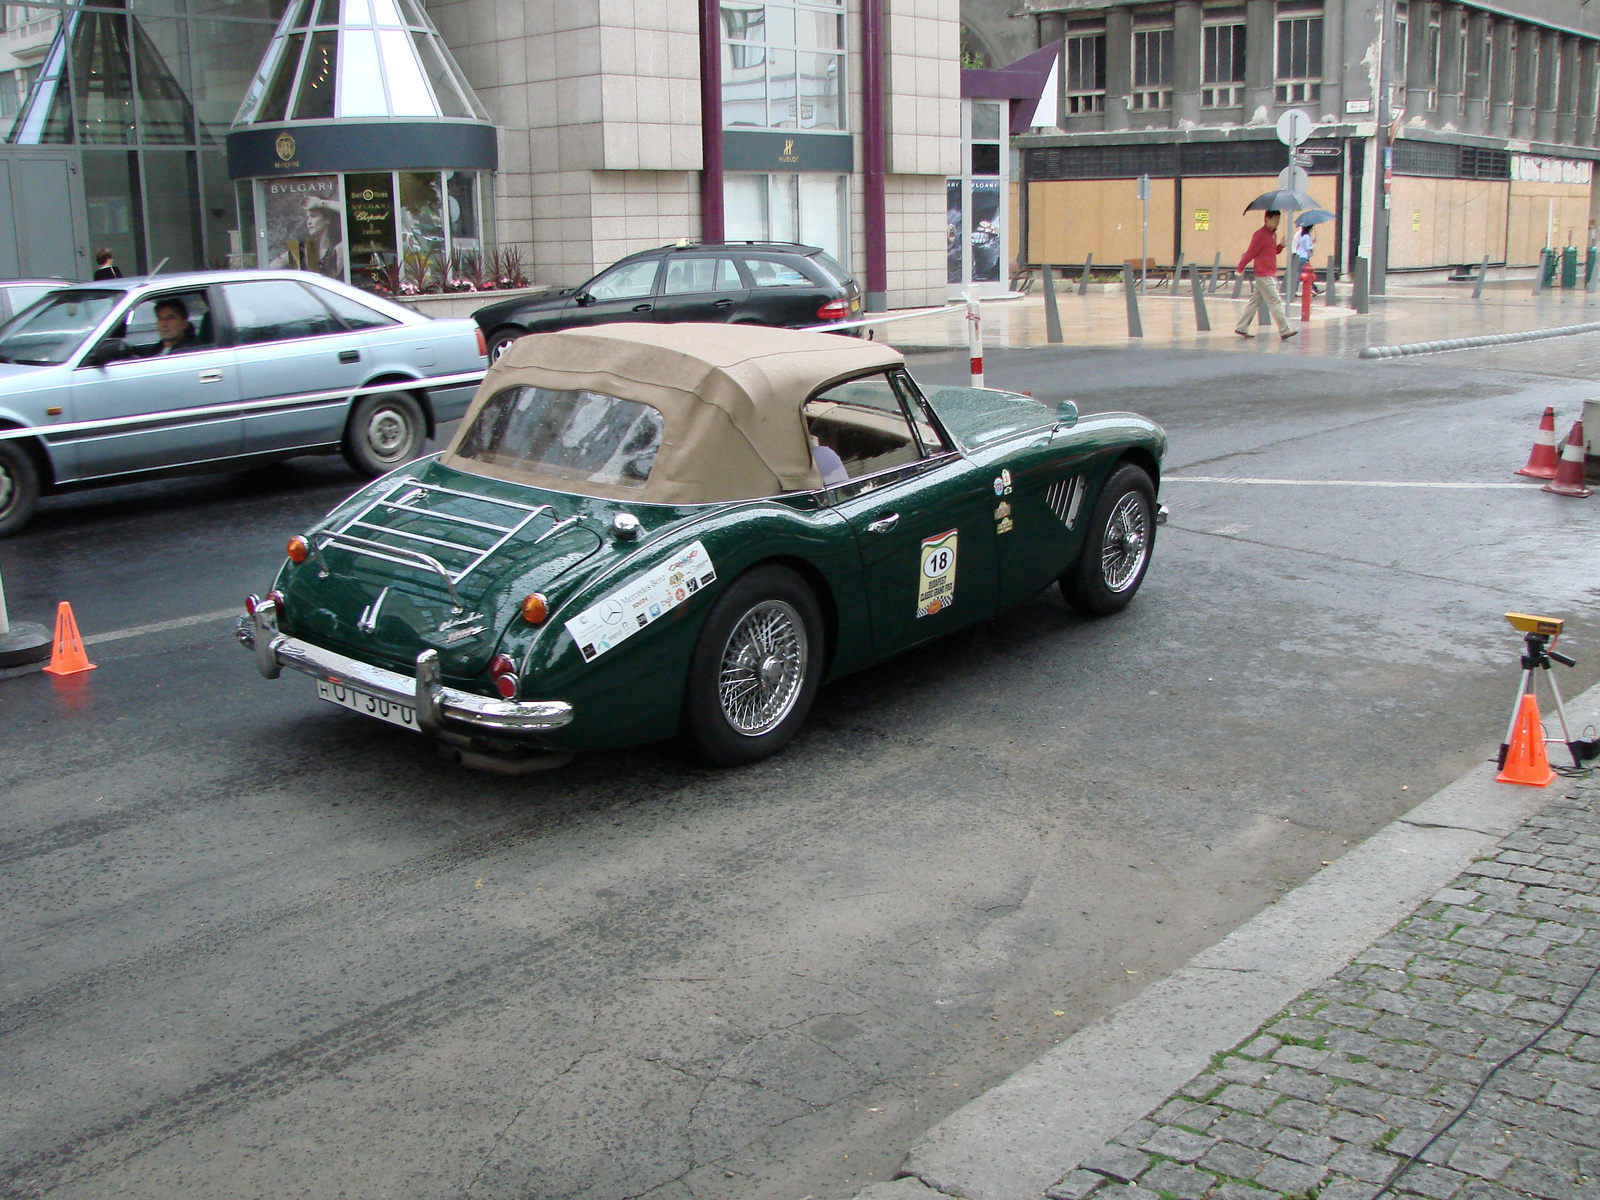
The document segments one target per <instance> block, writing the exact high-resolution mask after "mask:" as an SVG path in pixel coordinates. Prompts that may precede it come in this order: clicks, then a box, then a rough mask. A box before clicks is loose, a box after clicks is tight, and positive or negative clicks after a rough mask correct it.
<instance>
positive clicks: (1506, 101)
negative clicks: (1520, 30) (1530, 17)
mask: <svg viewBox="0 0 1600 1200" xmlns="http://www.w3.org/2000/svg"><path fill="white" fill-rule="evenodd" d="M1490 21H1491V22H1492V23H1493V26H1494V33H1493V36H1492V37H1491V39H1490V42H1489V132H1490V134H1491V135H1493V136H1494V137H1510V136H1511V108H1512V98H1513V88H1512V76H1513V74H1514V73H1515V71H1516V65H1517V64H1516V55H1515V54H1513V53H1512V50H1511V31H1512V29H1514V28H1515V27H1516V24H1517V23H1516V21H1515V20H1513V19H1512V18H1511V17H1491V18H1490Z"/></svg>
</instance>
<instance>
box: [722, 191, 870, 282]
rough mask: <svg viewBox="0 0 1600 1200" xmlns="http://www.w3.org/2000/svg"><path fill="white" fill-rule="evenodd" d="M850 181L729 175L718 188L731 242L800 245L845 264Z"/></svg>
mask: <svg viewBox="0 0 1600 1200" xmlns="http://www.w3.org/2000/svg"><path fill="white" fill-rule="evenodd" d="M849 184H850V180H849V176H846V175H823V174H818V173H814V172H809V171H808V172H805V173H802V174H794V175H790V174H783V175H746V174H743V173H733V172H730V173H729V174H728V175H726V176H725V177H724V180H723V188H722V203H723V222H724V230H725V235H726V236H727V238H728V240H729V241H735V242H738V241H751V242H803V243H805V244H806V245H809V246H821V247H822V248H823V249H824V250H825V251H827V252H828V253H829V254H830V255H832V256H833V257H834V258H835V259H837V260H838V261H840V262H849V261H850V258H849V254H848V246H847V245H846V233H845V231H846V230H847V229H848V228H849V225H848V224H847V211H848V208H847V206H848V204H849V196H850V188H849Z"/></svg>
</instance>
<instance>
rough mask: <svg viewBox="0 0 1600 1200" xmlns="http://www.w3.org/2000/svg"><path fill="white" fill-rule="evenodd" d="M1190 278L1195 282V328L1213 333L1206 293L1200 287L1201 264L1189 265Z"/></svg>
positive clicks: (1202, 331)
mask: <svg viewBox="0 0 1600 1200" xmlns="http://www.w3.org/2000/svg"><path fill="white" fill-rule="evenodd" d="M1189 277H1190V279H1191V280H1192V281H1193V282H1194V289H1193V290H1194V327H1195V328H1196V329H1198V330H1199V331H1200V332H1201V333H1210V332H1211V318H1210V317H1209V316H1208V315H1207V314H1206V292H1205V288H1203V287H1202V286H1201V285H1200V264H1199V263H1190V264H1189Z"/></svg>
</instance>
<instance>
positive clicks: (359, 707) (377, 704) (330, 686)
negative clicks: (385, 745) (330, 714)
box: [317, 679, 422, 733]
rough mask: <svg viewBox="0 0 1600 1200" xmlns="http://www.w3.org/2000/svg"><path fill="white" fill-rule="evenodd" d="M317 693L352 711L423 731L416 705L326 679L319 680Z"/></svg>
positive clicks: (403, 727)
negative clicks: (371, 694)
mask: <svg viewBox="0 0 1600 1200" xmlns="http://www.w3.org/2000/svg"><path fill="white" fill-rule="evenodd" d="M317 695H319V696H321V697H322V698H323V699H324V700H327V701H329V702H330V703H333V704H338V705H340V706H342V707H344V708H348V709H349V710H350V711H351V712H358V713H361V714H362V715H363V716H368V717H377V718H378V720H380V721H387V722H389V724H391V725H398V726H400V727H401V728H402V729H415V730H416V731H417V732H418V733H420V732H422V728H421V726H419V725H418V724H417V710H416V707H415V706H414V705H411V704H401V703H399V702H398V701H396V700H385V699H384V698H383V697H382V696H369V695H368V694H367V693H366V692H363V691H358V690H357V689H355V688H353V687H351V686H350V685H349V684H347V683H329V682H328V681H327V680H326V679H319V680H317Z"/></svg>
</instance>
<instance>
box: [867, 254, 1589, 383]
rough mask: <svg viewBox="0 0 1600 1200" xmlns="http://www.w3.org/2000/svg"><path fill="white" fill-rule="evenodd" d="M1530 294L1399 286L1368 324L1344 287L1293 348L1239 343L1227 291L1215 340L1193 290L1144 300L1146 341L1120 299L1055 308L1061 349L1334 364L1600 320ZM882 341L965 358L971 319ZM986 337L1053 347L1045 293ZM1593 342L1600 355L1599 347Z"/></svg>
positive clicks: (1566, 297) (1569, 296) (1061, 288)
mask: <svg viewBox="0 0 1600 1200" xmlns="http://www.w3.org/2000/svg"><path fill="white" fill-rule="evenodd" d="M1532 288H1533V282H1532V276H1531V274H1530V276H1529V278H1528V279H1525V280H1524V279H1511V280H1507V281H1497V280H1494V279H1493V277H1492V275H1491V279H1490V281H1489V283H1488V284H1486V286H1485V287H1484V292H1483V298H1482V299H1481V300H1473V299H1472V285H1471V284H1432V285H1429V286H1417V287H1408V286H1406V285H1404V284H1403V283H1399V282H1396V281H1393V280H1391V286H1390V289H1389V294H1388V295H1387V296H1384V297H1374V298H1373V301H1372V306H1371V308H1372V311H1371V312H1369V313H1367V314H1366V315H1364V316H1363V315H1361V314H1359V313H1357V312H1356V311H1355V310H1354V309H1353V308H1349V307H1344V305H1348V304H1349V303H1350V296H1351V291H1350V285H1349V283H1347V282H1346V283H1341V284H1340V285H1339V287H1338V293H1337V295H1338V298H1339V299H1340V300H1341V306H1339V307H1334V308H1329V307H1327V306H1326V305H1325V304H1324V303H1323V297H1320V296H1319V297H1316V298H1315V299H1313V301H1312V307H1311V320H1310V321H1309V322H1307V323H1306V324H1305V325H1304V326H1303V327H1302V325H1301V322H1300V302H1299V299H1298V298H1296V299H1295V300H1294V302H1293V303H1291V304H1290V305H1289V316H1290V321H1291V323H1292V324H1293V325H1294V326H1295V327H1296V328H1298V329H1300V330H1301V332H1300V335H1299V336H1298V337H1296V338H1293V339H1292V340H1290V341H1288V342H1282V341H1280V340H1279V339H1278V335H1277V331H1276V330H1275V329H1273V328H1271V327H1270V326H1266V327H1263V326H1257V327H1255V328H1254V332H1255V334H1256V337H1255V338H1254V339H1253V340H1251V341H1245V340H1243V339H1241V338H1239V337H1237V336H1235V334H1234V332H1233V324H1234V322H1235V321H1236V320H1238V318H1239V315H1240V313H1242V312H1243V310H1244V306H1245V303H1246V300H1245V298H1244V297H1243V296H1241V298H1240V299H1238V300H1235V299H1233V298H1232V296H1233V293H1232V289H1231V288H1229V287H1225V288H1224V289H1223V290H1222V291H1220V292H1217V293H1214V294H1211V295H1208V296H1207V297H1206V308H1207V313H1208V316H1209V318H1210V322H1211V331H1210V332H1209V333H1200V332H1198V331H1197V330H1196V328H1195V317H1194V299H1193V296H1192V295H1191V292H1190V287H1189V285H1188V284H1187V283H1184V284H1182V285H1181V286H1180V287H1179V289H1178V292H1177V294H1176V295H1174V294H1172V291H1171V288H1170V287H1163V288H1160V289H1157V290H1154V291H1151V292H1147V293H1146V294H1145V295H1144V296H1143V297H1142V298H1141V300H1140V312H1141V315H1142V321H1143V325H1144V337H1143V338H1130V337H1129V336H1128V322H1127V308H1126V301H1125V299H1124V297H1123V295H1122V294H1121V291H1120V289H1119V290H1118V291H1117V292H1115V293H1103V294H1095V295H1087V296H1080V295H1078V294H1077V287H1076V285H1075V284H1073V283H1071V282H1062V283H1058V284H1057V287H1056V303H1057V309H1058V312H1059V313H1060V316H1061V330H1062V337H1063V343H1064V344H1065V345H1067V346H1097V347H1124V348H1130V349H1131V348H1134V347H1145V348H1149V349H1212V350H1216V349H1237V350H1239V351H1240V352H1242V353H1258V354H1297V355H1320V356H1325V357H1332V358H1354V357H1356V356H1357V355H1358V354H1359V353H1360V352H1361V350H1362V349H1364V348H1365V347H1367V346H1384V345H1394V344H1400V343H1408V342H1427V341H1436V340H1439V339H1443V338H1459V337H1472V336H1477V335H1479V334H1486V333H1514V332H1521V331H1523V330H1529V329H1547V328H1551V327H1555V326H1561V325H1578V324H1584V323H1587V322H1591V321H1597V320H1600V293H1597V294H1594V295H1591V294H1589V293H1588V292H1585V291H1582V290H1578V291H1570V292H1569V291H1561V290H1555V291H1546V292H1543V293H1541V294H1540V295H1539V296H1534V295H1532ZM878 336H880V337H882V338H884V339H885V340H886V341H888V342H889V344H890V345H893V346H896V347H900V348H903V349H909V350H929V349H946V348H948V349H957V348H962V347H964V346H965V345H966V341H965V338H966V314H965V313H964V312H962V311H953V312H947V313H934V314H932V315H928V316H922V317H913V318H908V319H906V320H900V321H893V322H890V323H887V324H885V325H883V326H882V327H881V331H880V333H879V334H878ZM1580 336H1589V335H1580ZM983 337H984V345H985V346H986V347H988V348H991V349H994V348H999V347H1023V346H1044V345H1046V344H1047V342H1046V340H1045V317H1044V297H1043V295H1042V293H1041V291H1040V285H1035V287H1034V290H1033V292H1032V293H1030V294H1028V295H1026V296H1022V297H1020V298H1018V299H1014V300H987V301H984V303H983ZM1591 340H1593V341H1594V342H1595V345H1596V347H1600V338H1591ZM1541 346H1548V343H1541V342H1535V343H1529V344H1527V345H1522V346H1516V347H1500V348H1497V350H1496V351H1495V353H1497V354H1498V355H1499V357H1498V358H1497V359H1496V365H1522V364H1523V362H1524V361H1526V362H1529V363H1534V364H1536V363H1537V362H1538V356H1539V353H1540V350H1539V347H1541ZM1465 353H1469V354H1470V353H1478V354H1483V353H1485V352H1484V351H1467V352H1465ZM1597 353H1600V352H1597ZM1459 359H1460V354H1459V353H1458V354H1455V355H1453V356H1452V361H1458V360H1459ZM1512 360H1515V361H1512ZM1485 361H1487V360H1485Z"/></svg>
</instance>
